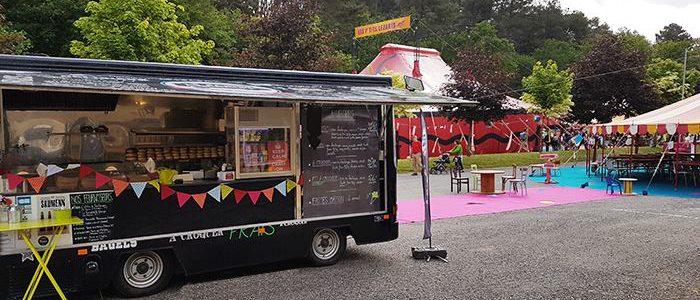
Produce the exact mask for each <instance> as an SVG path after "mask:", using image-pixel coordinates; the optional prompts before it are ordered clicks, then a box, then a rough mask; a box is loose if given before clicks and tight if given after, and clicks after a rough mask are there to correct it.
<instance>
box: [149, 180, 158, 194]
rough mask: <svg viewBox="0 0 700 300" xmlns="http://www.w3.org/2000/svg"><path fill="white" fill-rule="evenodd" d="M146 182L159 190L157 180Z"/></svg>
mask: <svg viewBox="0 0 700 300" xmlns="http://www.w3.org/2000/svg"><path fill="white" fill-rule="evenodd" d="M148 184H149V185H151V186H153V187H154V188H156V190H158V191H159V192H160V183H158V180H155V179H154V180H151V181H149V182H148Z"/></svg>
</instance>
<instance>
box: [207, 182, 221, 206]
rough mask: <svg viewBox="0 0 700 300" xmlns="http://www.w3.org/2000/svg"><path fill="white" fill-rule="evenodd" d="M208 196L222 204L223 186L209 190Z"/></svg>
mask: <svg viewBox="0 0 700 300" xmlns="http://www.w3.org/2000/svg"><path fill="white" fill-rule="evenodd" d="M207 194H209V196H211V197H212V198H214V200H216V201H218V202H221V185H217V186H215V187H214V188H213V189H211V190H209V191H208V192H207Z"/></svg>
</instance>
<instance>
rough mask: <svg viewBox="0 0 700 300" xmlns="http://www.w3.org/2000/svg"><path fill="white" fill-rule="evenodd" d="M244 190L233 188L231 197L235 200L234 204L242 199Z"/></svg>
mask: <svg viewBox="0 0 700 300" xmlns="http://www.w3.org/2000/svg"><path fill="white" fill-rule="evenodd" d="M245 194H246V193H245V191H241V190H233V198H234V199H235V200H236V204H238V203H240V202H241V200H243V197H245Z"/></svg>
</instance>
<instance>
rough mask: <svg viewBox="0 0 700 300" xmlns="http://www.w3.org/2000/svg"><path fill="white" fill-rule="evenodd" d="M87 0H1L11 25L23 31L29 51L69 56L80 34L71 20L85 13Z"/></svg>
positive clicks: (73, 20)
mask: <svg viewBox="0 0 700 300" xmlns="http://www.w3.org/2000/svg"><path fill="white" fill-rule="evenodd" d="M87 3H88V0H0V4H2V5H3V6H4V7H5V9H6V11H7V20H8V21H9V22H10V23H12V27H11V28H12V29H13V30H16V31H20V32H25V33H26V37H27V39H29V40H31V41H32V48H31V52H32V53H41V54H46V55H50V56H69V55H70V42H71V41H72V40H75V39H78V38H79V37H80V34H79V32H78V30H77V28H75V27H74V26H73V22H75V20H77V19H78V18H80V17H81V16H83V15H85V5H86V4H87Z"/></svg>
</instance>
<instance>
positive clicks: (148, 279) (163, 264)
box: [112, 251, 173, 297]
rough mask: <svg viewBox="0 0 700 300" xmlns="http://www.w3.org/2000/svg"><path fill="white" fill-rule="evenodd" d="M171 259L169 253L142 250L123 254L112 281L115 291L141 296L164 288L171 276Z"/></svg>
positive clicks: (126, 295) (128, 295) (127, 295)
mask: <svg viewBox="0 0 700 300" xmlns="http://www.w3.org/2000/svg"><path fill="white" fill-rule="evenodd" d="M172 261H173V259H172V256H171V255H170V254H169V253H166V252H160V253H159V252H154V251H143V252H136V253H133V254H130V255H128V256H125V257H124V258H122V259H121V261H120V264H119V268H118V270H117V272H116V274H115V278H114V280H113V282H112V287H113V288H114V290H116V292H118V293H119V294H121V295H123V296H125V297H142V296H147V295H152V294H155V293H158V292H160V291H162V290H163V289H165V287H167V286H168V283H169V282H170V279H171V278H172V276H173V263H172Z"/></svg>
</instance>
